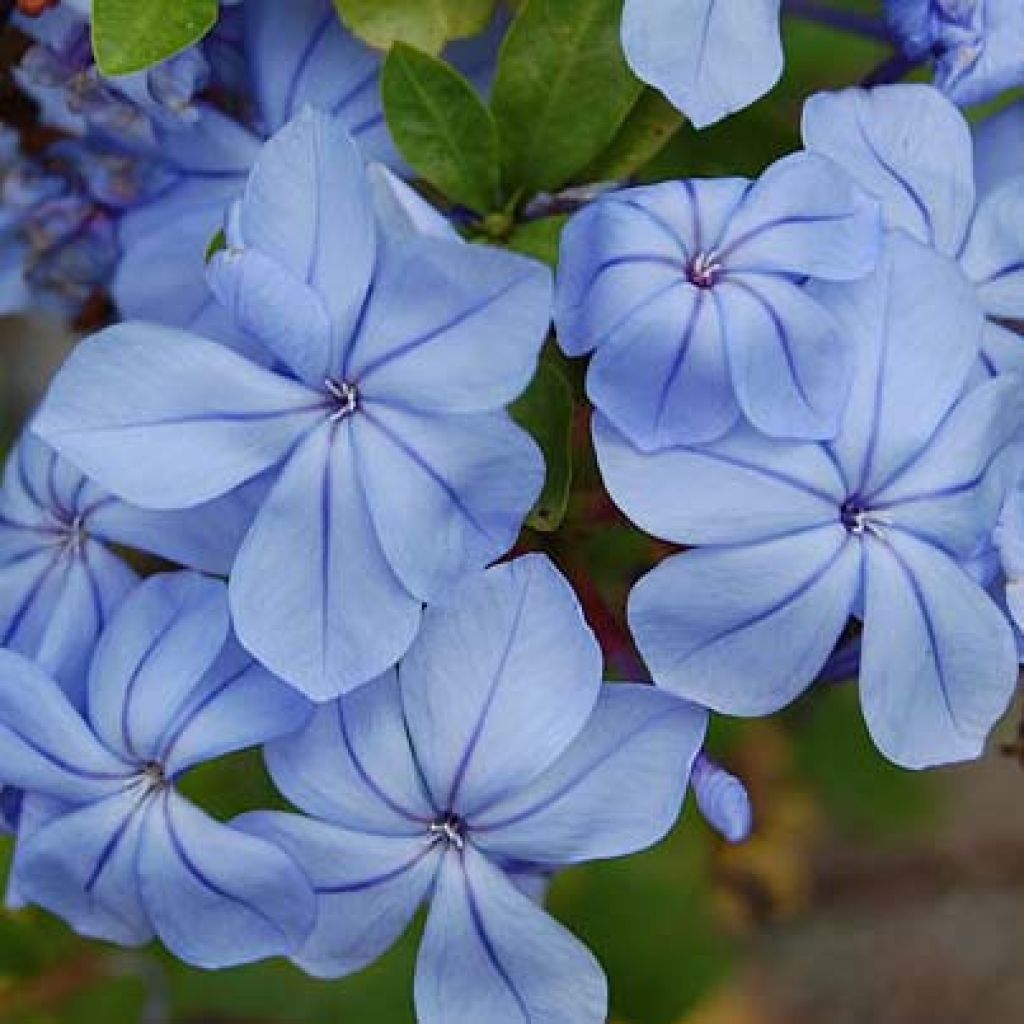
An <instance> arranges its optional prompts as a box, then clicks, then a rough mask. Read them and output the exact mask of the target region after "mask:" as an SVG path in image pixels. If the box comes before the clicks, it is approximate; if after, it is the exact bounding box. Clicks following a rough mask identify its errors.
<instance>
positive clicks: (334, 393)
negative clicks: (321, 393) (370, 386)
mask: <svg viewBox="0 0 1024 1024" xmlns="http://www.w3.org/2000/svg"><path fill="white" fill-rule="evenodd" d="M324 387H325V388H326V389H327V393H328V394H329V395H330V396H331V397H332V398H333V399H334V400H335V402H336V403H337V407H336V408H335V410H334V412H332V413H331V421H332V422H334V423H337V422H339V421H340V420H343V419H345V417H346V416H351V415H352V413H354V412H355V411H356V410H357V409H358V408H359V391H358V389H357V388H356V386H355V384H351V383H349V381H347V380H333V379H332V378H330V377H329V378H328V379H327V380H325V381H324Z"/></svg>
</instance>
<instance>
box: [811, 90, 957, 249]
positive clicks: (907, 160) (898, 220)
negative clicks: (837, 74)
mask: <svg viewBox="0 0 1024 1024" xmlns="http://www.w3.org/2000/svg"><path fill="white" fill-rule="evenodd" d="M803 136H804V145H806V146H807V148H808V149H809V150H811V152H814V153H820V154H821V155H823V156H827V157H831V158H832V159H833V160H835V162H836V163H837V164H839V165H840V166H841V167H842V168H843V169H844V170H846V171H847V173H849V174H851V175H852V176H853V177H854V178H855V179H856V180H857V181H858V182H859V183H860V185H861V186H862V187H863V188H864V189H865V190H866V191H867V192H869V193H870V194H871V195H873V196H875V197H876V198H878V199H879V201H880V202H881V204H882V212H883V216H884V218H885V222H886V224H887V225H888V226H889V227H894V228H903V229H904V230H905V231H908V232H909V233H910V234H911V235H913V236H914V237H915V238H916V239H918V240H919V241H921V242H924V243H925V244H927V245H933V246H935V248H936V249H938V250H939V251H940V252H942V253H945V254H947V255H950V256H955V255H956V253H957V252H959V250H960V246H961V244H962V242H963V239H964V237H965V235H966V233H967V228H968V225H969V224H970V220H971V215H972V213H973V212H974V167H973V160H974V155H973V150H972V145H971V133H970V129H969V128H968V126H967V122H966V121H965V120H964V118H963V115H962V114H961V113H960V111H959V110H957V109H956V107H954V106H953V104H952V103H950V102H949V100H947V99H946V98H945V97H944V96H943V95H942V94H941V93H940V92H938V91H936V90H935V89H933V88H931V87H930V86H927V85H887V86H881V87H879V88H877V89H873V90H870V91H868V90H864V89H845V90H843V91H842V92H837V93H818V94H817V95H815V96H812V97H811V98H810V99H809V100H808V101H807V103H806V105H805V106H804V119H803Z"/></svg>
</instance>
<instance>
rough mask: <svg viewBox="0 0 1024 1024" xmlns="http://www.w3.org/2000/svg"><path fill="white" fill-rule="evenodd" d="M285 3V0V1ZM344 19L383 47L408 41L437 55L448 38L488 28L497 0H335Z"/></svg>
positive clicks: (355, 30) (358, 31) (371, 43)
mask: <svg viewBox="0 0 1024 1024" xmlns="http://www.w3.org/2000/svg"><path fill="white" fill-rule="evenodd" d="M282 2H283V0H282ZM334 6H335V7H336V8H337V11H338V14H339V15H341V19H342V21H344V22H345V24H346V25H347V26H348V27H349V28H350V29H351V30H352V31H353V32H354V33H355V34H356V35H357V36H359V37H360V39H364V40H365V41H366V42H368V43H369V44H370V45H371V46H376V47H379V48H380V49H382V50H386V49H388V48H389V47H390V46H391V45H392V44H393V43H407V44H409V45H410V46H415V47H416V48H417V49H420V50H423V51H425V52H426V53H432V54H437V53H440V52H441V48H442V47H443V46H444V44H445V43H446V42H447V41H448V40H449V39H461V38H462V37H463V36H471V35H475V34H476V33H478V32H482V31H483V30H484V28H486V26H487V23H488V22H489V21H490V19H491V15H492V14H493V13H494V7H495V0H334Z"/></svg>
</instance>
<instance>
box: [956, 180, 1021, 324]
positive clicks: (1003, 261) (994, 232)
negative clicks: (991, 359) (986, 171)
mask: <svg viewBox="0 0 1024 1024" xmlns="http://www.w3.org/2000/svg"><path fill="white" fill-rule="evenodd" d="M961 263H962V265H963V268H964V270H965V271H966V273H967V276H968V277H970V279H971V280H972V281H973V282H974V283H975V284H976V285H977V288H978V295H979V296H980V298H981V304H982V306H983V307H984V309H985V312H986V313H987V314H988V315H989V316H992V317H1004V318H1006V319H1009V320H1014V319H1016V320H1024V160H1021V175H1020V177H1018V178H1015V179H1013V180H1011V181H1008V182H1006V183H1005V184H1003V185H1002V186H1000V187H999V188H997V189H994V190H993V191H992V192H990V193H989V194H988V195H986V196H984V197H983V198H982V201H981V203H980V204H979V206H978V211H977V213H976V214H975V216H974V223H973V224H972V225H971V233H970V235H969V236H968V239H967V245H966V247H965V249H964V252H963V256H962V257H961Z"/></svg>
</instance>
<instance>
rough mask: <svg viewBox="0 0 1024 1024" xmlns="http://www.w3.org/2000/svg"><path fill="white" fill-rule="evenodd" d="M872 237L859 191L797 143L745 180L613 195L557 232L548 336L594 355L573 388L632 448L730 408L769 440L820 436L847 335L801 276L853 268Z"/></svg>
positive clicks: (722, 426)
mask: <svg viewBox="0 0 1024 1024" xmlns="http://www.w3.org/2000/svg"><path fill="white" fill-rule="evenodd" d="M881 239H882V227H881V219H880V216H879V213H878V209H877V204H876V203H875V201H874V200H873V199H871V198H870V197H868V196H867V195H866V194H864V193H862V192H861V191H860V189H858V188H857V186H856V185H855V184H854V183H853V181H852V179H850V178H848V177H847V176H846V175H845V174H844V173H843V171H842V170H841V169H840V168H839V167H837V166H836V165H835V164H833V163H832V162H831V161H829V160H826V159H823V158H821V157H819V156H814V155H809V154H806V153H800V154H795V155H793V156H790V157H787V158H785V159H783V160H781V161H779V162H778V163H776V164H774V165H773V166H772V167H770V168H769V169H768V170H767V171H766V172H765V173H764V175H763V176H762V177H761V179H760V180H759V181H757V182H753V183H752V182H750V181H747V180H746V179H743V178H725V179H713V180H697V181H674V182H667V183H664V184H659V185H650V186H646V187H643V188H634V189H626V190H625V191H622V192H617V193H613V194H611V195H609V196H607V197H605V198H603V199H601V200H599V201H598V202H596V203H594V204H593V205H592V206H590V207H588V208H587V209H586V210H584V211H583V212H582V213H580V214H578V215H577V216H576V217H575V218H574V219H573V221H572V222H571V223H570V224H569V226H568V227H567V228H566V230H565V234H564V236H563V243H562V257H561V263H560V265H559V278H558V294H557V301H556V312H555V320H556V323H557V326H558V338H559V342H560V343H561V345H562V347H563V348H564V349H565V351H566V352H567V353H568V354H570V355H582V354H583V353H584V352H588V351H590V350H591V349H594V350H596V352H595V355H594V358H593V361H592V363H591V366H590V371H589V374H588V377H587V390H588V393H589V395H590V397H591V399H592V400H593V402H594V404H595V406H597V408H598V409H599V410H600V411H601V412H602V413H604V414H605V415H606V416H607V417H608V418H609V419H610V420H611V421H612V422H613V423H615V425H616V426H617V427H618V428H619V429H620V430H622V431H623V432H624V433H625V434H627V435H628V436H629V438H630V439H631V440H632V441H633V443H634V444H637V445H639V446H640V447H641V448H644V449H645V450H649V449H653V448H658V447H661V446H663V445H666V444H672V443H676V442H681V443H690V442H695V441H711V440H714V439H715V438H718V437H721V436H722V435H723V434H725V433H726V432H727V431H728V430H729V429H730V428H731V427H732V426H733V425H734V424H735V423H736V421H737V419H738V418H739V417H740V415H741V413H742V415H743V416H745V417H746V418H747V419H748V420H749V421H750V422H751V423H753V424H754V426H755V427H757V428H758V429H759V430H761V431H763V432H765V433H768V434H772V435H775V436H781V437H802V438H827V437H831V436H832V435H833V434H834V433H835V431H836V428H837V427H838V425H839V417H840V415H841V413H842V410H843V404H844V402H845V400H846V395H847V392H848V390H849V385H850V373H849V366H850V353H849V351H848V350H849V344H848V343H847V339H845V338H843V336H842V335H841V334H840V333H839V332H837V330H836V326H835V323H834V322H833V319H832V317H831V316H830V315H829V313H828V312H827V311H826V310H825V309H824V308H823V307H822V306H821V304H820V303H818V302H817V301H816V300H815V299H814V297H813V296H812V295H811V294H809V292H808V291H807V289H806V287H805V283H806V281H807V280H808V279H810V280H826V281H849V280H854V279H857V278H861V277H864V276H865V275H866V274H867V273H868V272H869V271H870V270H871V269H872V268H873V267H874V265H875V262H876V260H877V258H878V253H879V249H880V246H881Z"/></svg>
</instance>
